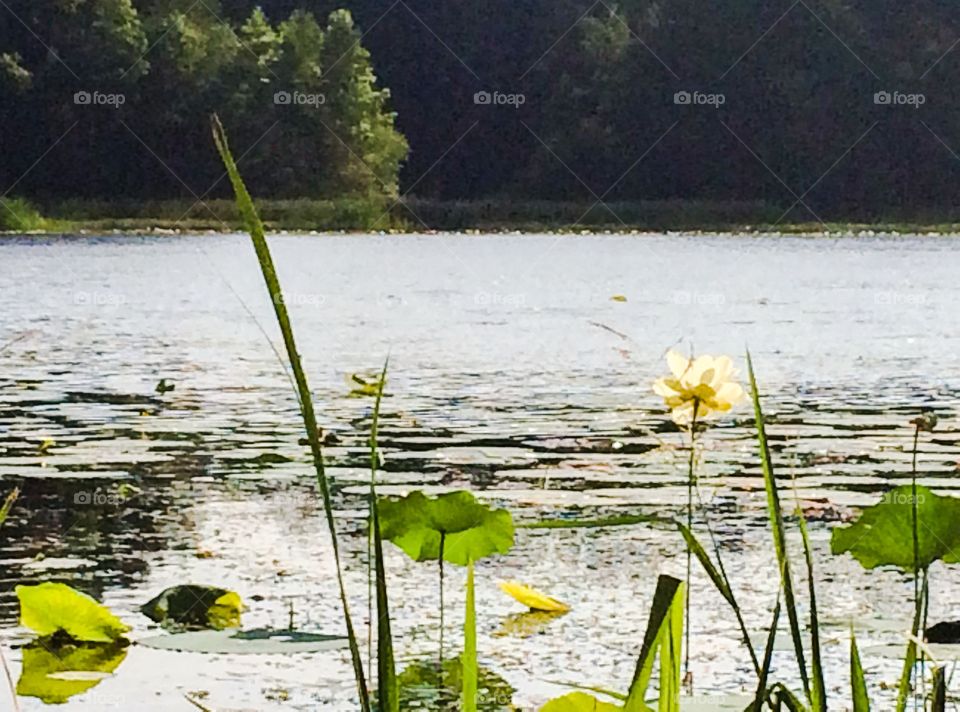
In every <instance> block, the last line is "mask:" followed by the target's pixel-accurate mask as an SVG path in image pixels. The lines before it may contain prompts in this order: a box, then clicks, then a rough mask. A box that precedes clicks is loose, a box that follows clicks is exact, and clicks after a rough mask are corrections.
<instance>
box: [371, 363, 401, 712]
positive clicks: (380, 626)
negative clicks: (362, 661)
mask: <svg viewBox="0 0 960 712" xmlns="http://www.w3.org/2000/svg"><path fill="white" fill-rule="evenodd" d="M389 363H390V358H389V357H387V358H386V359H385V360H384V362H383V372H382V373H381V374H380V382H379V383H378V384H377V398H376V401H375V402H374V405H373V419H372V423H371V425H370V521H371V528H372V530H373V553H374V560H375V562H376V564H375V567H376V588H377V709H378V710H379V712H399V709H400V692H399V688H398V687H397V668H396V662H395V660H394V655H393V632H392V630H391V628H390V605H389V601H388V599H387V573H386V565H385V564H384V560H383V536H382V534H381V533H380V506H379V504H378V503H377V470H378V469H379V467H380V451H379V448H378V446H377V437H378V433H379V429H380V404H381V402H382V401H383V386H384V384H385V383H386V381H387V368H388V366H389Z"/></svg>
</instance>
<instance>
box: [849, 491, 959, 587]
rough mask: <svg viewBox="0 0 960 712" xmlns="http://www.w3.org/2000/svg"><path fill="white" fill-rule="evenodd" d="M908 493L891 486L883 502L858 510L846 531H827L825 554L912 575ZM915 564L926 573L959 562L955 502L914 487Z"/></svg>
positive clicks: (911, 494) (910, 500) (911, 505)
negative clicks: (932, 567) (848, 556)
mask: <svg viewBox="0 0 960 712" xmlns="http://www.w3.org/2000/svg"><path fill="white" fill-rule="evenodd" d="M913 511H914V490H913V488H912V487H911V486H910V485H903V486H901V487H895V488H894V489H892V490H890V491H889V492H887V493H886V494H884V496H883V501H881V502H880V503H879V504H875V505H874V506H872V507H869V508H868V509H865V510H863V512H862V513H861V514H860V517H859V518H858V519H857V521H855V522H854V523H853V524H851V525H850V526H848V527H837V528H836V529H834V530H833V535H832V538H831V541H830V549H831V551H832V552H833V553H834V554H841V553H844V552H850V553H851V554H852V555H853V557H854V558H855V559H856V560H857V561H859V562H860V564H861V565H862V566H863V567H864V568H867V569H872V568H875V567H877V566H896V567H897V568H899V569H901V570H903V571H913V569H914V560H913V557H914V551H913ZM916 512H917V521H918V522H919V526H918V527H917V534H918V554H919V560H918V562H917V564H918V567H919V568H920V569H926V568H927V567H929V566H930V564H932V563H933V562H934V561H937V560H943V561H945V562H946V563H957V562H958V561H960V529H958V528H957V526H956V522H958V521H960V499H957V498H955V497H941V496H940V495H938V494H934V492H933V491H932V490H930V489H928V488H927V487H923V486H920V485H917V488H916Z"/></svg>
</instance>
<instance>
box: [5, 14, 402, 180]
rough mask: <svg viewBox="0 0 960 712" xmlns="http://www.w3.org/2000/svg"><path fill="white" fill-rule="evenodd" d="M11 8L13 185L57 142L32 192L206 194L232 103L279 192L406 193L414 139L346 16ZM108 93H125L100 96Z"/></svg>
mask: <svg viewBox="0 0 960 712" xmlns="http://www.w3.org/2000/svg"><path fill="white" fill-rule="evenodd" d="M12 1H13V0H12ZM229 9H231V10H233V9H236V8H235V6H233V5H231V6H230V8H229ZM11 11H12V12H8V13H2V14H0V36H2V37H5V38H9V39H10V40H11V41H9V42H8V43H7V44H5V45H3V46H0V50H2V52H0V94H2V97H0V98H2V101H0V123H2V125H3V127H4V130H3V136H2V140H3V141H4V143H5V144H9V147H8V146H6V145H5V149H8V150H4V154H5V158H6V157H9V159H8V160H5V161H4V163H3V165H2V166H0V191H2V189H3V188H2V186H3V185H4V184H6V185H10V184H12V183H15V182H16V181H17V180H18V178H20V177H21V176H22V175H23V174H24V173H25V172H26V171H27V169H28V168H30V166H31V164H32V163H33V162H34V161H36V159H37V157H38V156H40V155H42V154H43V153H44V152H45V151H47V150H48V149H49V148H50V147H51V146H54V145H56V147H57V154H56V160H55V161H54V160H51V161H45V162H43V163H41V164H39V165H38V166H36V167H35V168H34V169H33V170H32V171H30V175H29V176H28V179H27V181H26V183H25V184H24V185H23V186H22V187H23V188H26V190H25V191H24V192H27V193H28V194H34V195H37V196H38V197H43V195H44V194H60V195H63V194H67V195H78V196H83V195H88V196H110V197H119V196H118V195H117V193H118V191H122V192H123V193H126V194H129V195H130V196H136V197H141V196H150V197H163V196H182V195H185V196H188V197H189V196H191V195H197V196H202V195H205V194H206V193H207V192H208V191H209V190H210V188H211V187H212V186H214V185H215V184H216V183H217V181H218V179H219V178H220V175H221V173H222V171H221V170H220V168H219V165H218V163H217V161H216V157H215V156H214V155H213V153H212V152H211V150H210V145H209V143H210V142H209V136H208V130H207V121H208V116H209V114H210V113H212V112H218V113H220V114H221V115H222V116H223V118H224V120H225V121H226V122H227V123H228V124H229V125H230V126H231V129H232V133H233V135H234V136H235V139H234V140H235V144H236V147H237V151H238V156H242V161H243V165H244V167H245V168H246V169H247V170H250V171H254V172H256V173H257V174H258V175H261V176H263V177H264V179H263V180H258V185H259V186H261V187H262V188H263V189H264V190H265V191H267V192H269V193H272V194H273V195H276V196H290V197H323V198H330V197H344V196H352V197H361V196H362V197H377V196H390V195H395V194H396V193H397V185H398V174H399V170H400V165H401V163H402V162H403V160H404V159H405V158H406V155H407V144H406V141H405V139H404V138H403V136H402V135H400V133H399V132H398V131H397V130H396V128H395V126H394V120H395V119H394V114H393V113H392V112H391V111H390V110H389V108H388V100H389V92H388V91H387V90H386V89H384V88H381V87H379V86H378V84H377V78H376V76H375V74H374V72H373V68H372V64H371V61H370V55H369V53H368V52H367V50H366V49H364V48H363V47H362V45H361V44H360V39H361V35H360V32H359V31H358V30H357V28H356V27H355V25H354V23H353V19H352V17H351V16H350V13H349V12H347V11H334V12H332V13H331V14H330V17H329V20H328V23H327V26H326V27H323V26H321V24H320V23H318V22H317V20H316V19H315V17H314V16H313V15H312V14H310V13H308V12H305V11H302V10H295V11H293V12H292V13H291V14H289V16H288V17H287V19H285V20H283V21H280V22H276V21H272V20H271V18H270V17H269V16H268V15H267V13H266V12H265V11H264V10H262V9H261V8H259V7H253V8H250V9H249V10H248V11H247V12H246V13H245V15H244V16H242V17H240V18H238V19H231V17H230V16H228V14H227V13H226V12H225V9H224V7H223V6H221V4H220V3H219V2H217V1H216V0H204V2H201V3H194V2H191V1H190V0H156V1H155V2H137V3H135V2H132V1H131V0H52V1H51V2H49V3H32V2H27V1H26V0H18V1H16V2H14V3H13V6H11ZM20 20H23V22H22V23H21V22H20ZM38 38H39V39H38ZM328 67H329V70H328V69H327V68H328ZM78 92H79V93H80V94H81V95H82V94H84V93H86V94H90V95H93V96H94V97H95V98H94V100H93V101H92V102H91V103H84V100H83V99H82V98H81V99H77V98H76V95H77V94H78ZM105 95H110V96H118V97H120V99H119V100H114V101H113V102H112V103H102V104H97V102H96V97H100V98H102V97H103V96H105ZM14 148H15V149H16V150H12V149H14ZM219 188H220V192H222V189H223V182H222V181H220V186H219Z"/></svg>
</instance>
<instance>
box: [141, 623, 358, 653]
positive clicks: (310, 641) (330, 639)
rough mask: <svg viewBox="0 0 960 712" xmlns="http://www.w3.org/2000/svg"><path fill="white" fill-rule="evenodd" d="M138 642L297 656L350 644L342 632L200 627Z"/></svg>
mask: <svg viewBox="0 0 960 712" xmlns="http://www.w3.org/2000/svg"><path fill="white" fill-rule="evenodd" d="M137 644H138V645H143V646H145V647H147V648H155V649H157V650H178V651H180V652H184V653H218V654H222V655H293V654H296V653H321V652H324V651H327V650H339V649H340V648H345V647H347V639H346V638H345V637H343V636H340V635H325V634H322V633H307V632H304V631H296V630H270V629H268V628H255V629H252V630H244V631H236V630H197V631H188V632H186V633H175V634H173V635H158V636H154V637H152V638H146V639H144V640H138V641H137Z"/></svg>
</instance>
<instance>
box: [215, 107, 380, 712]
mask: <svg viewBox="0 0 960 712" xmlns="http://www.w3.org/2000/svg"><path fill="white" fill-rule="evenodd" d="M211 125H212V129H213V141H214V143H215V144H216V146H217V151H218V152H219V153H220V158H221V159H222V160H223V164H224V166H225V168H226V170H227V175H228V176H229V178H230V183H231V184H232V185H233V191H234V194H235V195H236V201H237V209H238V210H239V212H240V214H241V216H242V217H243V223H244V225H245V226H246V229H247V231H248V232H249V233H250V238H251V240H252V241H253V247H254V250H255V252H256V254H257V260H258V261H259V263H260V270H261V272H262V273H263V279H264V282H265V283H266V286H267V291H268V292H269V294H270V301H271V302H272V303H273V308H274V312H275V314H276V317H277V323H278V324H279V326H280V332H281V334H282V335H283V343H284V346H285V347H286V350H287V357H288V358H289V359H290V367H291V369H292V370H293V376H294V380H295V382H296V384H297V396H298V399H299V401H300V413H301V415H302V416H303V424H304V427H305V428H306V431H307V440H308V442H309V443H310V451H311V453H312V455H313V464H314V468H315V470H316V478H317V485H318V487H319V488H320V494H321V497H322V499H323V509H324V513H325V515H326V519H327V527H328V528H329V530H330V543H331V546H332V548H333V558H334V564H335V566H336V572H337V584H338V585H339V588H340V603H341V606H342V609H343V620H344V624H345V626H346V629H347V638H348V641H349V644H350V657H351V660H352V662H353V671H354V675H355V676H356V681H357V692H358V694H359V697H360V708H361V710H362V711H363V712H370V695H369V692H368V691H367V683H366V679H365V676H364V672H363V659H362V658H361V656H360V646H359V645H358V644H357V636H356V633H355V631H354V627H353V620H352V619H351V617H350V606H349V604H348V601H347V590H346V586H345V585H344V581H343V570H342V567H341V564H340V548H339V544H338V539H337V527H336V522H335V521H334V515H333V499H332V497H331V495H330V483H329V481H328V480H327V476H326V472H325V470H324V465H323V450H322V447H321V443H320V435H319V430H318V428H317V418H316V415H315V413H314V411H313V401H312V399H311V397H310V387H309V385H308V384H307V376H306V373H305V372H304V369H303V364H302V363H301V361H300V352H299V351H298V350H297V344H296V341H295V339H294V336H293V327H292V325H291V323H290V316H289V314H288V313H287V307H286V304H285V303H284V301H283V292H282V290H281V288H280V280H279V278H278V277H277V270H276V267H275V266H274V263H273V257H272V256H271V254H270V248H269V246H268V245H267V238H266V233H265V230H264V227H263V223H262V222H261V220H260V217H259V216H258V215H257V209H256V207H254V204H253V200H252V199H251V197H250V194H249V193H248V192H247V187H246V185H245V184H244V182H243V178H242V177H241V176H240V172H239V170H237V165H236V163H235V162H234V160H233V155H232V154H231V153H230V147H229V145H228V144H227V136H226V133H225V132H224V129H223V125H222V124H221V123H220V119H219V118H218V117H217V116H216V115H214V116H213V117H212V118H211Z"/></svg>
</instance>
